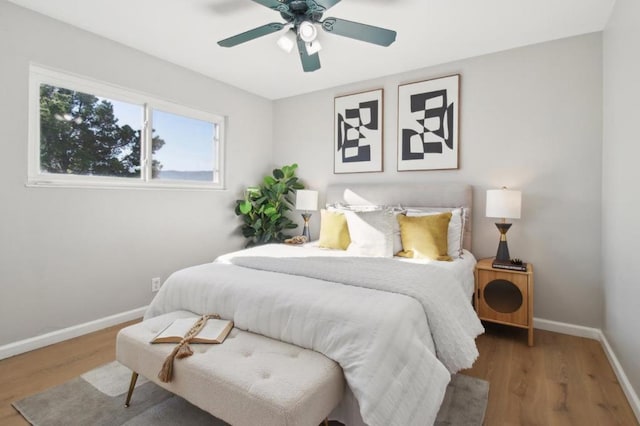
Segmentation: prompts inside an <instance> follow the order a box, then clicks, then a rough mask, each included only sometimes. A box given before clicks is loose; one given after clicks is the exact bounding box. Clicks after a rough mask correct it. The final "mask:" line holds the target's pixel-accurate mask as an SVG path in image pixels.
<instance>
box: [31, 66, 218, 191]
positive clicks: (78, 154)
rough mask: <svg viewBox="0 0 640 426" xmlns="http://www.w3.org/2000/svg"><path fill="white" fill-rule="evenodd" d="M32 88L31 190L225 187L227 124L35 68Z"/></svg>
mask: <svg viewBox="0 0 640 426" xmlns="http://www.w3.org/2000/svg"><path fill="white" fill-rule="evenodd" d="M30 84H31V88H30V118H29V119H30V132H31V133H30V137H29V181H28V185H32V186H73V187H76V186H83V187H84V186H94V187H148V188H151V187H155V188H163V187H165V188H207V189H209V188H222V187H223V182H222V178H223V173H222V158H223V149H222V148H223V143H222V142H223V141H222V137H223V133H224V119H223V118H222V117H219V116H217V115H214V114H210V113H206V112H202V111H197V110H193V109H190V108H186V107H184V106H180V105H177V104H173V103H169V102H165V101H161V100H158V99H154V98H152V97H150V96H146V95H141V94H138V93H134V92H130V91H127V90H124V89H121V88H117V87H113V86H110V85H108V84H104V83H98V82H94V81H90V80H86V79H81V78H79V77H75V76H70V75H66V74H62V73H59V72H55V71H52V70H48V69H46V68H41V67H37V66H32V67H31V75H30Z"/></svg>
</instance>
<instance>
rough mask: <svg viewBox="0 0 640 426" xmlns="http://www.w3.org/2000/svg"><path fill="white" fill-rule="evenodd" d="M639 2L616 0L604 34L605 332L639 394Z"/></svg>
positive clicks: (603, 197)
mask: <svg viewBox="0 0 640 426" xmlns="http://www.w3.org/2000/svg"><path fill="white" fill-rule="evenodd" d="M638 22H640V3H639V2H638V1H636V0H617V1H616V4H615V8H614V11H613V14H612V16H611V19H610V21H609V24H608V25H607V28H606V29H605V31H604V141H603V170H602V235H603V244H602V258H603V263H604V265H603V266H604V292H605V299H604V300H605V317H604V327H603V329H604V333H605V335H606V336H607V340H608V341H609V342H610V344H611V346H612V347H613V350H614V352H615V353H616V355H617V357H618V360H619V361H620V363H621V364H622V367H623V368H624V370H625V372H626V374H627V376H628V378H629V380H630V382H631V384H632V386H633V387H634V389H635V391H636V393H638V394H640V363H639V362H638V359H640V331H638V306H640V263H638V261H637V260H636V259H635V251H636V250H637V248H636V244H637V243H638V241H640V222H638V210H639V209H640V190H639V189H638V183H639V182H640V168H638V158H640V144H639V143H638V118H639V117H640V102H639V99H640V82H638V76H639V75H640V56H639V55H638V46H640V26H638Z"/></svg>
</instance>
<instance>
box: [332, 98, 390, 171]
mask: <svg viewBox="0 0 640 426" xmlns="http://www.w3.org/2000/svg"><path fill="white" fill-rule="evenodd" d="M382 96H383V90H382V89H378V90H372V91H369V92H363V93H356V94H353V95H347V96H339V97H337V98H335V102H334V107H335V112H334V114H335V116H334V119H335V126H334V127H335V129H334V138H333V139H334V142H333V157H334V161H333V171H334V173H359V172H381V171H382V107H383V105H382Z"/></svg>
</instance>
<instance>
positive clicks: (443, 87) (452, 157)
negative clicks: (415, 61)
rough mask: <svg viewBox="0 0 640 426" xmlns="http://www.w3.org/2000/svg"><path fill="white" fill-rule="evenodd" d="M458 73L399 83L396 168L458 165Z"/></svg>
mask: <svg viewBox="0 0 640 426" xmlns="http://www.w3.org/2000/svg"><path fill="white" fill-rule="evenodd" d="M459 92H460V75H459V74H456V75H452V76H448V77H442V78H437V79H434V80H427V81H421V82H418V83H411V84H405V85H402V86H398V171H406V170H443V169H457V168H458V102H459V98H460V96H459Z"/></svg>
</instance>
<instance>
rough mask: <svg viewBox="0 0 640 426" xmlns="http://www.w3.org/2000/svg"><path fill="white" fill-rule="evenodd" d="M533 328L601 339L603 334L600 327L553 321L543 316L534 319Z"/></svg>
mask: <svg viewBox="0 0 640 426" xmlns="http://www.w3.org/2000/svg"><path fill="white" fill-rule="evenodd" d="M533 328H539V329H540V330H547V331H554V332H556V333H562V334H568V335H569V336H578V337H586V338H588V339H593V340H600V336H601V335H602V331H600V329H599V328H592V327H584V326H582V325H575V324H568V323H566V322H558V321H551V320H547V319H542V318H534V319H533Z"/></svg>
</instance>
